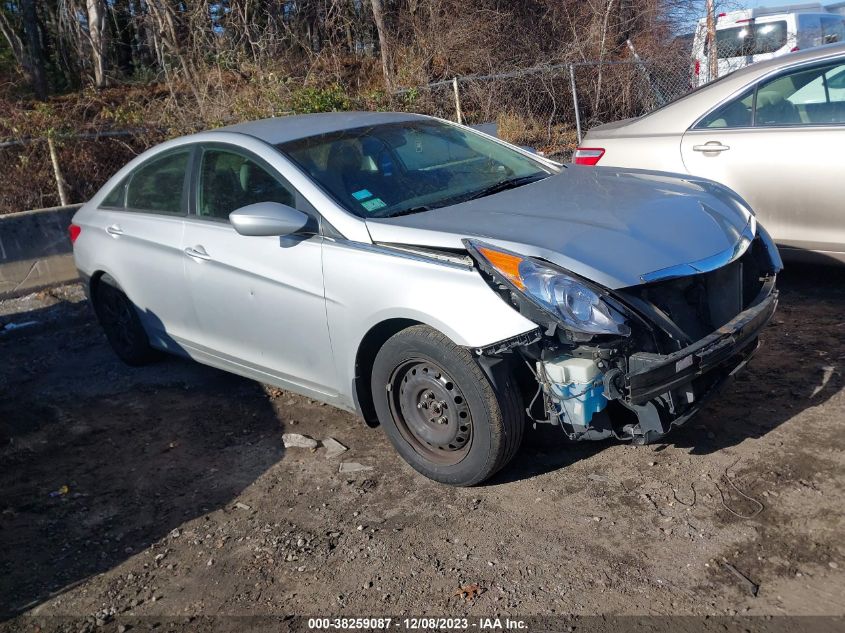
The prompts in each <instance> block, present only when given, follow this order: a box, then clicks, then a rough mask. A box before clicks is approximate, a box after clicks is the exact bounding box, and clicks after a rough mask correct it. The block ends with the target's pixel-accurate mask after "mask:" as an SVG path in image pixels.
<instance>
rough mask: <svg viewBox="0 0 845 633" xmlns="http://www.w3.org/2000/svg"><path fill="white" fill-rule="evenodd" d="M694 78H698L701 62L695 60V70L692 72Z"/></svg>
mask: <svg viewBox="0 0 845 633" xmlns="http://www.w3.org/2000/svg"><path fill="white" fill-rule="evenodd" d="M693 72H694V73H695V76H696V77H698V76H699V75H700V74H701V62H700V61H699V60H697V59H696V60H695V70H694V71H693Z"/></svg>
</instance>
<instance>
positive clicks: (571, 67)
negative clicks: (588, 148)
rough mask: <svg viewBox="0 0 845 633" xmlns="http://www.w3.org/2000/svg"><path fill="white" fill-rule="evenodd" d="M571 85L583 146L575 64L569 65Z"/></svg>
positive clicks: (577, 125)
mask: <svg viewBox="0 0 845 633" xmlns="http://www.w3.org/2000/svg"><path fill="white" fill-rule="evenodd" d="M569 83H570V84H572V106H573V107H574V108H575V129H576V131H577V132H578V145H580V144H581V113H580V112H579V111H578V88H577V87H576V86H575V64H569Z"/></svg>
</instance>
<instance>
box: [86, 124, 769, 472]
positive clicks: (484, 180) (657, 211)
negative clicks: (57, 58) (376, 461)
mask: <svg viewBox="0 0 845 633" xmlns="http://www.w3.org/2000/svg"><path fill="white" fill-rule="evenodd" d="M70 235H71V239H72V241H73V242H74V257H75V260H76V264H77V267H78V268H79V271H80V274H81V276H82V278H83V279H84V281H85V285H86V288H87V289H88V292H89V295H90V298H91V301H92V303H93V306H94V310H95V312H96V314H97V317H98V319H99V321H100V323H101V324H102V326H103V328H104V330H105V334H106V336H107V338H108V340H109V342H110V343H111V345H112V346H113V348H114V350H115V351H116V353H117V354H118V355H119V356H120V358H122V359H123V360H124V361H126V362H127V363H129V364H132V365H137V364H142V363H147V362H151V361H154V360H155V359H156V358H157V357H158V355H159V354H160V353H161V352H168V353H172V354H178V355H182V356H186V357H189V358H192V359H195V360H197V361H199V362H202V363H206V364H208V365H212V366H215V367H219V368H222V369H225V370H228V371H231V372H234V373H236V374H240V375H243V376H247V377H249V378H253V379H255V380H259V381H262V382H265V383H270V384H273V385H277V386H279V387H282V388H285V389H288V390H291V391H295V392H298V393H301V394H304V395H307V396H310V397H312V398H315V399H317V400H321V401H323V402H326V403H329V404H332V405H335V406H338V407H341V408H343V409H347V410H350V411H355V412H357V413H359V414H360V415H361V416H362V417H363V418H364V420H366V422H367V423H369V424H370V425H378V424H380V425H381V426H382V427H383V428H384V430H385V432H386V433H387V435H388V436H389V438H390V440H391V442H392V443H393V445H394V446H395V447H396V449H397V451H398V452H399V454H400V455H401V456H402V457H403V458H404V459H405V460H407V461H408V463H410V464H411V466H413V467H414V468H415V469H417V470H418V471H419V472H421V473H423V474H424V475H426V476H428V477H431V478H433V479H435V480H437V481H441V482H446V483H450V484H455V485H471V484H475V483H478V482H480V481H483V480H484V479H486V478H488V477H490V476H491V475H492V474H494V473H495V472H496V471H497V470H499V469H500V468H502V467H503V466H504V465H505V464H506V463H507V462H508V461H509V460H510V459H511V458H512V457H513V456H514V454H515V453H516V451H517V449H518V448H519V444H520V441H521V439H522V436H523V432H524V429H525V427H526V425H527V424H529V423H532V422H533V423H541V424H550V425H553V426H555V427H557V428H559V429H560V431H561V433H563V434H564V435H565V437H567V438H569V439H571V440H593V439H603V438H609V437H615V438H618V439H620V440H624V441H629V442H632V443H635V444H642V443H647V442H650V441H653V440H655V439H657V438H660V437H662V436H663V435H664V434H665V433H667V432H668V431H669V430H670V429H671V428H672V427H673V426H675V425H679V424H682V423H683V422H685V421H686V420H687V419H689V418H690V417H691V416H692V415H694V414H695V413H696V412H697V411H698V410H699V408H700V406H701V404H702V402H703V401H704V400H705V398H706V397H707V396H708V395H710V394H711V393H713V392H714V391H715V389H716V387H718V386H719V385H720V384H721V383H722V382H723V381H724V380H725V379H726V378H727V377H728V376H731V375H733V374H734V373H735V372H736V371H738V370H739V369H740V368H741V367H742V366H743V365H744V364H745V363H746V362H747V360H748V359H749V357H750V356H751V354H752V353H753V352H754V350H755V349H756V347H757V341H758V335H759V332H760V330H761V329H762V328H763V327H764V326H765V325H766V323H767V322H768V321H769V319H770V318H771V316H772V314H773V312H774V310H775V306H776V304H777V290H776V289H775V278H776V275H777V272H778V271H779V270H780V268H781V263H780V259H779V256H778V253H777V249H776V248H775V246H774V245H773V243H772V241H771V239H770V238H769V236H768V234H767V233H766V231H765V230H764V229H763V227H762V226H761V225H760V224H758V222H757V220H756V218H755V216H754V215H753V213H752V212H751V210H750V209H749V208H748V207H747V206H746V205H745V203H744V202H743V201H742V200H741V199H740V198H739V197H737V196H736V195H735V194H733V193H732V192H731V191H729V190H728V189H726V188H724V187H721V186H719V185H717V184H715V183H712V182H709V181H704V180H699V179H692V178H687V179H679V178H674V177H670V176H666V175H663V174H654V173H647V172H625V171H611V170H602V171H601V173H599V172H597V171H596V170H593V169H588V168H581V167H564V166H562V165H558V164H556V163H553V162H551V161H548V160H545V159H543V158H541V157H537V156H534V155H532V154H530V153H529V152H526V151H524V150H522V149H520V148H517V147H514V146H511V145H508V144H506V143H503V142H502V141H499V140H497V139H494V138H492V137H489V136H486V135H484V134H481V133H478V132H475V131H473V130H471V129H468V128H466V127H463V126H459V125H455V124H452V123H449V122H446V121H441V120H438V119H433V118H430V117H423V116H416V115H408V114H389V113H371V114H366V113H345V114H325V115H309V116H301V117H288V118H283V119H270V120H265V121H257V122H253V123H245V124H241V125H237V126H234V127H230V128H225V129H220V130H215V131H212V132H205V133H202V134H196V135H193V136H186V137H183V138H179V139H175V140H172V141H169V142H167V143H164V144H162V145H160V146H158V147H156V148H153V149H151V150H149V151H148V152H146V153H145V154H142V155H141V156H139V157H137V158H136V159H135V160H133V161H132V162H131V163H129V164H128V165H127V166H126V167H124V168H123V169H122V170H120V171H119V172H118V173H117V174H116V175H115V176H114V177H113V178H112V179H111V180H109V182H108V183H106V185H105V186H104V187H103V188H102V190H101V191H100V192H98V193H97V195H95V196H94V198H93V199H92V200H91V201H89V202H88V203H87V204H86V205H84V206H83V207H82V208H81V209H80V210H79V212H78V213H77V214H76V215H75V217H74V219H73V224H72V225H71V227H70Z"/></svg>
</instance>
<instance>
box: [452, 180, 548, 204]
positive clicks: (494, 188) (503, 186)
mask: <svg viewBox="0 0 845 633" xmlns="http://www.w3.org/2000/svg"><path fill="white" fill-rule="evenodd" d="M544 178H548V175H546V174H543V175H538V174H532V175H531V176H520V177H519V178H508V179H507V180H503V181H501V182H497V183H496V184H495V185H490V186H489V187H486V188H484V189H482V190H481V191H476V192H475V193H474V194H472V195H471V196H470V197H469V198H467V200H476V199H478V198H483V197H484V196H492V195H493V194H494V193H499V192H500V191H507V190H508V189H516V188H517V187H521V186H522V185H527V184H530V183H532V182H537V181H538V180H543V179H544Z"/></svg>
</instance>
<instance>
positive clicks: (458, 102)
mask: <svg viewBox="0 0 845 633" xmlns="http://www.w3.org/2000/svg"><path fill="white" fill-rule="evenodd" d="M452 88H453V89H454V91H455V116H456V120H457V122H458V123H459V124H463V122H464V115H463V114H462V113H461V94H460V93H459V92H458V78H457V77H454V78H453V79H452Z"/></svg>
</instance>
